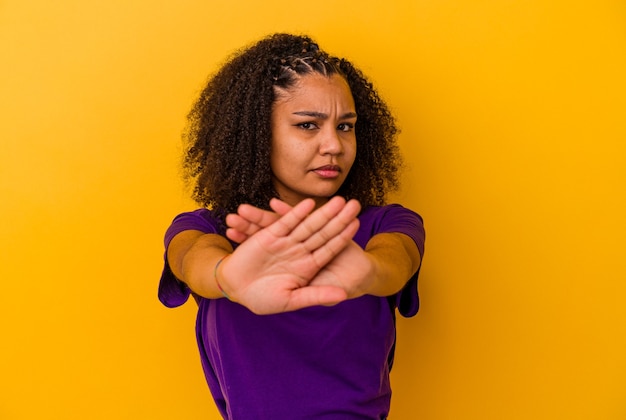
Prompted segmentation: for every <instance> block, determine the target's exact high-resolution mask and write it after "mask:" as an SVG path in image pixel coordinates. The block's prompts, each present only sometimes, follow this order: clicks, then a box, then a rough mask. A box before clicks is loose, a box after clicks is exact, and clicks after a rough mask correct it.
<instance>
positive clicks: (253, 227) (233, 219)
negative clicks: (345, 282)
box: [226, 213, 261, 236]
mask: <svg viewBox="0 0 626 420" xmlns="http://www.w3.org/2000/svg"><path fill="white" fill-rule="evenodd" d="M226 226H228V227H229V228H231V229H234V230H237V231H239V232H241V233H244V234H246V235H248V236H249V235H253V234H254V233H256V232H257V231H258V230H259V229H261V228H260V227H259V226H258V225H257V224H256V223H252V222H250V221H249V220H248V219H246V218H244V217H241V216H240V215H238V214H236V213H231V214H229V215H227V216H226Z"/></svg>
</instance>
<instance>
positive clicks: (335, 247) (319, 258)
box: [313, 219, 360, 267]
mask: <svg viewBox="0 0 626 420" xmlns="http://www.w3.org/2000/svg"><path fill="white" fill-rule="evenodd" d="M359 226H360V222H359V219H354V220H353V221H352V222H351V223H350V224H349V225H347V226H346V227H345V229H344V230H343V231H341V233H340V234H338V235H336V236H334V237H333V238H331V239H330V240H328V241H327V242H326V243H324V244H323V245H322V246H320V247H319V248H317V249H316V250H315V251H314V252H313V259H314V260H315V263H316V264H317V265H319V266H320V267H323V266H325V265H326V264H328V263H329V262H331V261H332V260H333V258H335V257H336V256H337V255H339V254H340V253H341V252H342V251H343V250H344V249H345V248H346V246H348V245H349V244H350V243H351V241H352V238H353V237H354V235H355V234H356V232H357V231H358V230H359Z"/></svg>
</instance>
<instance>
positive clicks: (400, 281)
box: [226, 200, 421, 298]
mask: <svg viewBox="0 0 626 420" xmlns="http://www.w3.org/2000/svg"><path fill="white" fill-rule="evenodd" d="M270 205H271V207H272V209H273V210H274V212H269V211H265V210H261V209H258V208H256V207H253V206H250V205H244V206H242V207H240V209H239V211H238V213H237V214H232V215H229V216H228V218H227V219H226V221H227V223H228V225H229V226H230V229H229V232H228V236H229V237H230V238H231V239H232V240H234V241H236V242H244V241H246V240H248V238H250V237H252V236H253V235H254V234H255V233H256V232H258V231H259V230H260V229H262V228H263V227H265V226H268V225H270V224H271V223H273V222H274V221H276V220H277V219H278V218H279V217H280V215H282V214H285V213H286V212H288V211H289V210H290V207H289V206H288V205H287V204H286V203H284V202H281V201H280V200H272V202H271V203H270ZM420 260H421V258H420V254H419V250H418V248H417V245H416V244H415V242H414V241H413V240H412V239H411V238H410V237H409V236H407V235H405V234H402V233H381V234H377V235H375V236H373V237H372V238H371V239H370V240H369V242H368V243H367V245H366V247H365V250H363V249H361V247H359V246H358V245H357V244H356V243H354V242H352V241H351V243H350V244H348V245H347V246H346V247H345V248H344V249H343V251H342V252H341V253H339V254H337V255H336V257H335V258H334V259H333V260H332V261H330V262H329V263H328V264H327V265H326V266H325V267H324V268H323V269H322V270H320V271H319V272H318V274H317V276H316V277H315V279H313V281H312V282H311V284H312V285H335V286H337V287H341V288H342V289H343V290H345V291H346V293H347V294H348V297H350V298H354V297H358V296H362V295H364V294H370V295H375V296H390V295H392V294H394V293H396V292H398V291H400V290H401V289H402V287H404V285H405V284H406V282H407V281H408V280H409V279H410V278H411V276H412V275H413V274H415V272H416V271H417V269H418V268H419V265H420Z"/></svg>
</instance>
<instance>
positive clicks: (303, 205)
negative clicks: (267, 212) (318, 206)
mask: <svg viewBox="0 0 626 420" xmlns="http://www.w3.org/2000/svg"><path fill="white" fill-rule="evenodd" d="M314 208H315V202H314V201H313V200H312V199H304V200H302V201H301V202H299V203H298V204H296V205H295V206H294V207H293V208H292V209H291V210H290V211H289V212H288V213H287V214H285V215H284V216H281V217H280V219H278V220H277V221H276V222H274V223H272V224H271V225H269V226H268V227H267V230H268V232H270V233H271V234H272V235H274V236H277V237H284V236H287V235H289V234H290V233H291V232H292V231H293V230H294V229H295V228H296V227H298V226H299V225H300V223H301V222H302V221H303V220H305V219H306V218H307V216H308V215H309V214H311V212H312V211H313V209H314Z"/></svg>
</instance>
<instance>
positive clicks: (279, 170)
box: [271, 73, 356, 206]
mask: <svg viewBox="0 0 626 420" xmlns="http://www.w3.org/2000/svg"><path fill="white" fill-rule="evenodd" d="M277 93H278V95H277V99H276V101H275V103H274V107H273V109H272V150H271V169H272V174H273V181H274V188H275V189H276V192H277V193H278V195H279V197H280V198H281V199H282V200H283V201H285V202H287V203H289V204H291V205H295V204H297V203H298V202H300V201H302V200H303V199H305V198H308V197H310V198H313V199H314V200H315V201H316V203H317V206H320V205H322V204H324V203H325V202H326V201H328V199H329V198H330V197H332V196H333V195H334V194H335V193H336V192H337V191H338V190H339V187H341V184H343V182H344V180H345V179H346V176H348V172H350V168H351V167H352V164H353V163H354V158H355V156H356V136H355V131H354V127H355V124H356V112H355V107H354V99H353V98H352V93H351V92H350V88H349V87H348V84H347V82H346V81H345V80H344V79H343V77H341V76H339V75H332V76H330V77H326V76H323V75H320V74H317V73H314V74H310V75H306V76H303V77H301V78H300V79H299V81H298V83H297V84H296V85H295V86H293V87H291V88H289V89H288V90H283V89H280V90H277Z"/></svg>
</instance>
